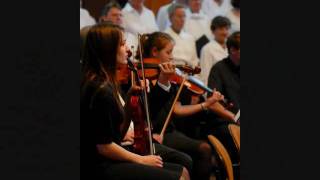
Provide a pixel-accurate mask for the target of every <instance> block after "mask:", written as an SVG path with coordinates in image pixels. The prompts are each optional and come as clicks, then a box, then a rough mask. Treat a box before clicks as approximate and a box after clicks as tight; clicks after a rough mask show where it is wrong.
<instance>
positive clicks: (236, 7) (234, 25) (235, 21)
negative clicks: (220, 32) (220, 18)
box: [227, 0, 240, 33]
mask: <svg viewBox="0 0 320 180" xmlns="http://www.w3.org/2000/svg"><path fill="white" fill-rule="evenodd" d="M231 5H232V7H233V8H232V9H231V10H230V11H229V13H228V14H227V17H228V18H229V19H230V21H231V29H230V33H234V32H236V31H240V0H232V1H231Z"/></svg>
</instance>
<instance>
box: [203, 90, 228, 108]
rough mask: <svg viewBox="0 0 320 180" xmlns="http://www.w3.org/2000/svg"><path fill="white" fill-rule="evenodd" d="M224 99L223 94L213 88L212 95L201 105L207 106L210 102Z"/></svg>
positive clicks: (213, 102)
mask: <svg viewBox="0 0 320 180" xmlns="http://www.w3.org/2000/svg"><path fill="white" fill-rule="evenodd" d="M223 99H224V96H223V95H222V94H221V93H220V92H219V91H216V90H214V92H213V94H212V96H210V97H209V98H208V99H207V100H206V101H205V102H204V103H203V106H204V107H205V108H208V107H209V106H211V105H212V104H215V103H216V102H219V101H222V100H223Z"/></svg>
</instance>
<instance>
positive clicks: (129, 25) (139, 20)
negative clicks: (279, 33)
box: [122, 3, 159, 36]
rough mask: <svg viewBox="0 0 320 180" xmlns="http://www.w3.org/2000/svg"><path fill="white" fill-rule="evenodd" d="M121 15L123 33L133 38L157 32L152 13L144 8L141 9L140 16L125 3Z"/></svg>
mask: <svg viewBox="0 0 320 180" xmlns="http://www.w3.org/2000/svg"><path fill="white" fill-rule="evenodd" d="M122 14H123V25H124V29H125V31H127V32H130V33H132V34H133V35H135V36H137V35H138V34H145V33H153V32H155V31H158V30H159V28H158V25H157V24H156V19H155V16H154V14H153V12H152V11H151V10H149V9H148V8H146V7H143V9H142V12H141V14H139V13H138V11H136V10H135V9H134V8H133V7H132V6H131V5H130V3H127V4H126V5H125V7H124V8H123V9H122Z"/></svg>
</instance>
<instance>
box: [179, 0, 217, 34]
mask: <svg viewBox="0 0 320 180" xmlns="http://www.w3.org/2000/svg"><path fill="white" fill-rule="evenodd" d="M202 1H203V0H188V2H189V8H188V9H187V10H186V15H187V19H186V23H185V25H184V29H185V31H186V32H187V33H189V34H190V35H192V36H193V37H194V39H195V40H198V39H199V38H200V37H201V36H203V35H205V36H206V37H207V38H208V39H213V37H212V34H211V32H210V20H209V18H208V16H207V15H205V14H204V13H203V12H202V10H201V3H202Z"/></svg>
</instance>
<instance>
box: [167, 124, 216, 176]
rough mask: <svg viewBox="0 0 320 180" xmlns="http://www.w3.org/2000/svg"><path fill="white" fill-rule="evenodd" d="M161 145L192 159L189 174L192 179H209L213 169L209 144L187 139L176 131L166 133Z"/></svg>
mask: <svg viewBox="0 0 320 180" xmlns="http://www.w3.org/2000/svg"><path fill="white" fill-rule="evenodd" d="M163 144H164V145H166V146H168V147H171V148H174V149H177V150H179V151H182V152H184V153H187V154H188V155H190V156H191V157H192V159H193V163H194V166H193V171H192V172H190V174H191V177H193V179H201V180H205V179H209V177H210V174H211V170H212V168H213V164H212V151H211V148H210V146H209V144H207V143H206V142H205V141H200V140H196V139H192V138H189V137H188V136H186V135H184V134H183V133H181V132H179V131H177V130H174V131H172V132H168V133H166V134H165V135H164V140H163Z"/></svg>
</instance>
